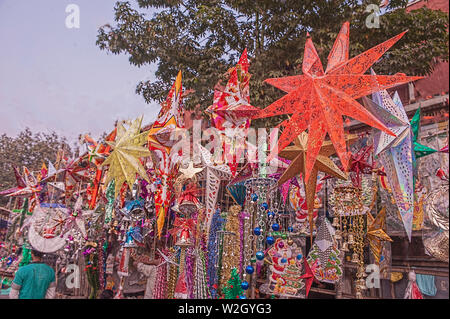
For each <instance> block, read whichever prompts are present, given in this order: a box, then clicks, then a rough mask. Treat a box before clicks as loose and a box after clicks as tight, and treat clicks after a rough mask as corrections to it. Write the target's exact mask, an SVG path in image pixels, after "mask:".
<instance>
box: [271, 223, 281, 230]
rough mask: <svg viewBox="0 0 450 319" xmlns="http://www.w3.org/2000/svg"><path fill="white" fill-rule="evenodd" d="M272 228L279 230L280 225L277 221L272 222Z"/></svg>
mask: <svg viewBox="0 0 450 319" xmlns="http://www.w3.org/2000/svg"><path fill="white" fill-rule="evenodd" d="M272 229H273V231H279V230H280V225H279V224H277V223H275V224H272Z"/></svg>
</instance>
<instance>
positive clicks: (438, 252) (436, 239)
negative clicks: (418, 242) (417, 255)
mask: <svg viewBox="0 0 450 319" xmlns="http://www.w3.org/2000/svg"><path fill="white" fill-rule="evenodd" d="M448 240H449V235H448V230H447V231H441V232H439V233H438V234H437V235H435V236H433V237H429V238H426V239H424V241H423V245H424V246H425V249H426V251H427V252H428V253H430V255H431V256H433V257H434V258H436V259H438V260H440V261H442V262H445V263H448V260H449V258H448V251H449V245H448Z"/></svg>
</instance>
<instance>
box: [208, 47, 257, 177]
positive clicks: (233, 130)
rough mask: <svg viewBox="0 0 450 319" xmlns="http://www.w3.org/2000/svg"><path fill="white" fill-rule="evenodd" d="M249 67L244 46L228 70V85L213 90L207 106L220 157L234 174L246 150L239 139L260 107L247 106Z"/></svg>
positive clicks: (248, 97) (243, 136)
mask: <svg viewBox="0 0 450 319" xmlns="http://www.w3.org/2000/svg"><path fill="white" fill-rule="evenodd" d="M248 68H249V62H248V59H247V49H245V50H244V52H243V53H242V55H241V58H240V59H239V61H238V63H237V65H236V66H235V67H233V68H231V69H230V70H229V71H228V74H229V79H228V82H227V85H226V86H225V88H224V89H223V90H221V89H215V91H214V101H213V104H212V105H211V106H209V107H208V109H206V112H207V113H209V114H210V116H211V120H212V123H213V125H214V126H215V128H216V129H217V130H218V131H219V132H220V133H221V135H220V137H221V139H222V148H223V156H224V159H225V161H226V162H227V164H228V166H229V167H230V170H231V174H232V176H235V175H236V172H237V167H238V162H239V159H240V158H241V156H242V154H243V153H244V152H245V147H244V145H243V143H240V141H239V138H241V139H242V138H245V137H246V136H247V132H248V129H249V127H250V122H251V120H250V118H251V117H252V116H253V114H254V113H255V112H257V111H258V110H259V109H258V108H256V107H254V106H252V105H250V93H249V91H250V89H249V82H250V74H249V73H248ZM216 88H217V86H216Z"/></svg>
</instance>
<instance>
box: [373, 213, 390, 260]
mask: <svg viewBox="0 0 450 319" xmlns="http://www.w3.org/2000/svg"><path fill="white" fill-rule="evenodd" d="M385 224H386V209H385V208H383V209H382V210H381V211H380V212H379V213H378V215H377V217H373V216H372V214H371V213H367V225H368V226H367V239H368V241H369V246H370V250H371V251H372V254H373V256H374V257H375V262H376V263H377V264H379V263H380V255H381V250H382V248H383V246H382V242H383V241H390V242H392V239H391V237H389V236H388V234H386V231H385Z"/></svg>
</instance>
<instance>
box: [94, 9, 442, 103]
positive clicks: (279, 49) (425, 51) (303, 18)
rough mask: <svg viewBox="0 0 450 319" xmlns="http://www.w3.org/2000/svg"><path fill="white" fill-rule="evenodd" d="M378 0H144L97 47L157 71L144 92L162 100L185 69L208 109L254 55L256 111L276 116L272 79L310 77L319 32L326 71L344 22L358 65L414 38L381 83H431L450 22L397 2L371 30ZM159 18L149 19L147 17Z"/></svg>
mask: <svg viewBox="0 0 450 319" xmlns="http://www.w3.org/2000/svg"><path fill="white" fill-rule="evenodd" d="M380 2H381V1H375V0H370V1H368V0H363V1H361V0H314V1H312V0H305V1H298V0H258V1H250V0H185V1H181V0H171V1H169V0H167V1H162V0H137V5H138V8H135V7H134V6H133V5H131V4H130V3H129V2H117V3H116V5H115V8H114V10H115V22H116V23H115V25H114V26H112V25H106V26H103V27H101V28H100V29H99V33H98V38H97V45H98V46H99V47H100V48H101V49H102V50H107V51H109V52H112V53H114V54H120V53H125V54H127V55H129V61H130V63H131V64H133V65H135V66H142V65H144V64H150V63H156V64H157V66H158V67H157V71H156V78H157V80H156V81H155V82H149V81H147V82H145V81H144V82H140V83H139V84H138V85H137V88H136V92H137V93H139V94H142V95H143V97H144V98H145V100H146V101H147V102H150V101H161V100H163V99H164V98H165V97H166V95H167V92H168V89H169V87H170V86H171V85H172V83H173V79H174V78H175V76H176V74H177V72H178V70H182V71H183V85H184V86H185V87H186V88H188V89H193V90H195V94H191V95H190V96H188V97H187V98H186V100H185V104H186V106H187V107H188V108H191V109H192V108H194V107H195V106H197V105H200V107H201V109H204V108H206V107H208V105H210V104H211V102H212V94H213V89H214V86H215V84H216V83H217V82H218V81H219V80H220V79H223V75H224V74H225V72H226V71H227V69H228V68H230V67H232V66H233V65H234V64H235V63H236V62H237V60H238V58H239V55H240V54H241V52H242V51H243V50H244V48H247V49H248V52H249V57H250V62H251V65H250V73H251V74H252V78H251V82H250V86H251V88H250V91H251V102H252V104H253V105H255V106H259V107H266V106H267V105H269V104H270V103H271V102H273V101H274V100H275V99H277V98H279V97H280V96H281V95H282V94H281V93H280V92H279V91H278V90H276V89H274V88H272V87H271V86H269V85H267V84H264V83H263V80H264V79H266V78H270V77H282V76H288V75H296V74H300V73H301V62H302V58H303V48H304V44H305V40H306V34H307V32H309V33H310V34H311V36H312V38H313V41H314V43H315V45H316V48H317V50H318V53H319V55H320V57H321V59H322V62H323V64H324V65H326V60H327V56H328V53H329V51H330V49H331V47H332V45H333V43H334V40H335V37H336V35H337V33H338V32H339V29H340V27H341V25H342V23H343V22H345V21H350V23H351V31H350V45H351V47H350V56H355V55H357V54H359V53H361V52H363V51H365V50H367V49H369V48H371V47H372V46H375V45H377V44H379V43H381V42H383V41H385V40H387V39H388V38H390V37H392V36H394V35H396V34H398V33H400V32H402V31H404V30H409V32H408V33H407V34H406V35H405V36H404V37H403V39H401V40H400V41H399V42H398V43H397V44H396V45H395V46H394V47H393V48H392V49H391V50H390V51H388V54H386V55H385V56H384V57H383V58H382V59H381V60H380V61H379V62H378V63H377V64H376V65H375V66H374V69H375V71H376V72H378V73H379V74H394V73H397V72H402V73H406V74H408V75H424V74H427V73H429V72H430V71H431V70H432V68H433V63H434V60H435V59H436V58H440V59H443V60H448V38H447V36H448V31H447V30H448V15H447V14H446V13H443V12H441V11H432V10H429V9H426V8H422V9H419V10H415V11H412V12H410V13H407V12H406V9H405V7H406V4H407V2H408V1H407V0H391V1H390V3H389V7H388V8H387V9H388V10H387V13H385V14H383V15H382V16H381V17H380V27H379V28H368V27H367V26H366V19H368V16H369V14H370V12H366V11H365V10H366V8H367V5H368V4H372V3H375V4H379V3H380ZM149 9H150V10H152V12H153V16H152V17H150V18H148V17H147V16H146V15H145V14H144V13H143V11H145V10H149Z"/></svg>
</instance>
